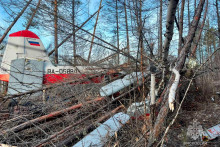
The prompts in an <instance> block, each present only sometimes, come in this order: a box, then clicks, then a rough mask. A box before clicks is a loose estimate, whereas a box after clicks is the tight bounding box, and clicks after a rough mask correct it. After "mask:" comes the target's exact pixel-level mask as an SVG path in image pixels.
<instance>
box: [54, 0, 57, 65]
mask: <svg viewBox="0 0 220 147" xmlns="http://www.w3.org/2000/svg"><path fill="white" fill-rule="evenodd" d="M57 5H58V4H57V0H54V46H55V48H54V49H55V61H54V62H55V64H58V29H57V28H58V26H57V22H58V16H57V11H58V10H57Z"/></svg>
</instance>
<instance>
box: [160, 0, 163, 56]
mask: <svg viewBox="0 0 220 147" xmlns="http://www.w3.org/2000/svg"><path fill="white" fill-rule="evenodd" d="M162 13H163V0H160V20H159V23H160V28H159V59H161V57H162V47H163V44H162V41H163V38H162Z"/></svg>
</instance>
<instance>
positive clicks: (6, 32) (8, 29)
mask: <svg viewBox="0 0 220 147" xmlns="http://www.w3.org/2000/svg"><path fill="white" fill-rule="evenodd" d="M31 1H32V0H29V1H28V2H27V4H26V5H25V6H24V8H23V9H22V10H21V12H20V13H19V14H18V15H17V17H16V18H15V19H14V21H13V22H12V23H11V25H10V26H9V27H8V28H7V30H6V31H5V33H4V34H3V35H2V37H1V39H0V44H1V43H2V41H3V40H4V39H5V37H6V35H7V34H8V32H9V31H10V30H11V28H12V27H13V26H14V24H15V23H16V22H17V21H18V19H19V18H20V17H21V15H22V14H23V13H24V11H25V10H26V9H27V7H28V6H29V4H30V3H31Z"/></svg>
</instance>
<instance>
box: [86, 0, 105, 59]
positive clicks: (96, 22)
mask: <svg viewBox="0 0 220 147" xmlns="http://www.w3.org/2000/svg"><path fill="white" fill-rule="evenodd" d="M101 7H102V0H100V4H99V10H98V13H97V17H96V21H95V26H94V29H93V36H92V41H91V45H90V49H89V55H88V62H89V60H90V56H91V53H92V46H93V41H94V39H95V37H94V35H95V31H96V26H97V24H98V20H99V12H100V9H101Z"/></svg>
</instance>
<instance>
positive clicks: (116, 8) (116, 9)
mask: <svg viewBox="0 0 220 147" xmlns="http://www.w3.org/2000/svg"><path fill="white" fill-rule="evenodd" d="M115 2H116V7H115V11H116V25H117V48H118V49H119V23H118V0H116V1H115ZM117 58H118V59H117V62H118V63H117V64H118V65H119V53H118V57H117Z"/></svg>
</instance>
